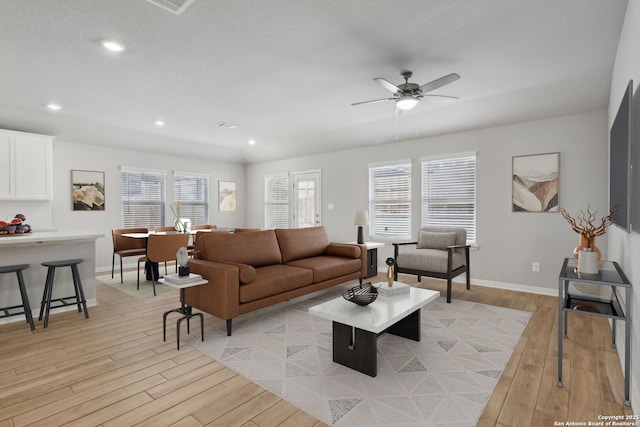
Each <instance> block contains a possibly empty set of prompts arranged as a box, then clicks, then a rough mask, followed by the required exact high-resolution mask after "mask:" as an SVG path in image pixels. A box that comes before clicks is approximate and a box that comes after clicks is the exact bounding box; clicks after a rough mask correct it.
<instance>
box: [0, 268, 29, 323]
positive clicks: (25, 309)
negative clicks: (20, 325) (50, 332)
mask: <svg viewBox="0 0 640 427" xmlns="http://www.w3.org/2000/svg"><path fill="white" fill-rule="evenodd" d="M27 268H29V264H17V265H5V266H2V267H0V274H3V273H16V276H17V277H18V287H19V288H20V297H21V298H22V304H21V305H14V306H11V307H4V308H0V312H3V314H0V319H2V318H5V317H11V316H18V315H20V314H24V316H25V318H26V320H27V323H28V324H29V327H30V328H31V330H32V331H33V330H35V329H36V327H35V325H34V324H33V316H32V315H31V305H30V304H29V296H28V295H27V289H26V287H25V286H24V278H23V277H22V270H26V269H27ZM15 309H22V311H16V312H11V311H10V310H15Z"/></svg>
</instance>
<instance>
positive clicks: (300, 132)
mask: <svg viewBox="0 0 640 427" xmlns="http://www.w3.org/2000/svg"><path fill="white" fill-rule="evenodd" d="M626 4H627V2H626V1H624V0H561V1H559V0H526V1H525V0H510V1H501V0H473V1H469V0H395V1H389V0H386V1H382V0H195V1H194V2H193V3H192V4H191V5H190V6H189V7H188V8H187V9H186V10H185V11H184V12H183V13H182V14H181V15H175V14H173V13H170V12H167V11H166V10H164V9H161V8H159V7H157V6H154V5H153V4H151V3H149V2H147V1H145V0H109V1H105V0H20V1H15V0H0V28H2V30H1V32H0V127H1V128H8V129H15V130H23V131H28V132H36V133H44V134H50V135H55V136H56V137H57V138H59V139H61V140H64V141H69V142H77V143H84V144H97V145H108V146H115V147H126V148H129V149H137V150H143V151H148V150H152V151H158V152H167V153H185V152H191V153H194V155H197V156H199V157H207V158H212V159H221V160H229V161H239V162H246V163H253V162H260V161H267V160H274V159H280V158H289V157H296V156H300V155H305V154H314V153H320V152H329V151H337V150H343V149H349V148H355V147H363V146H367V145H372V144H381V143H388V142H389V143H390V142H394V141H401V140H406V139H412V138H416V137H425V136H430V135H437V134H443V133H451V132H457V131H464V130H470V129H476V128H482V127H487V126H494V125H500V124H507V123H513V122H519V121H526V120H535V119H542V118H547V117H553V116H558V115H564V114H572V113H580V112H587V111H593V110H598V109H605V108H606V107H607V102H608V97H609V85H610V81H611V70H612V66H613V60H614V58H615V53H616V47H617V44H618V38H619V35H620V30H621V27H622V22H623V18H624V13H625V9H626ZM108 38H110V39H117V40H119V41H120V42H121V43H123V44H124V45H125V46H126V48H127V49H126V50H125V52H124V53H122V54H120V55H114V54H110V53H108V52H106V51H105V50H104V49H102V47H101V46H100V44H99V42H100V40H102V39H108ZM402 70H411V71H413V73H414V74H413V78H412V79H411V81H412V82H415V83H418V84H424V83H426V82H428V81H431V80H433V79H436V78H438V77H441V76H443V75H445V74H449V73H452V72H456V73H458V74H460V76H461V79H460V80H458V81H457V82H454V83H452V84H450V85H448V86H445V87H443V88H441V89H439V90H437V91H435V92H433V93H434V94H443V95H451V96H458V97H460V101H459V102H458V103H457V104H453V105H442V104H426V103H424V102H423V103H421V104H419V105H418V108H417V109H416V110H414V111H411V112H409V113H404V114H401V115H399V116H396V115H395V107H394V104H393V103H392V102H387V103H377V104H368V105H361V106H357V107H352V106H351V103H353V102H358V101H365V100H369V99H379V98H384V97H387V96H388V95H389V93H388V92H386V91H385V90H384V89H383V88H382V87H381V86H379V85H378V84H377V83H376V82H374V81H373V80H372V79H373V78H374V77H383V78H386V79H387V80H389V81H391V82H392V83H395V84H399V83H402V82H403V80H402V78H401V76H400V72H401V71H402ZM49 102H57V103H59V104H61V105H62V106H63V107H64V108H63V110H61V111H59V112H57V113H52V112H50V111H48V110H47V109H46V108H45V107H44V106H45V104H47V103H49ZM156 119H162V120H164V121H165V122H166V123H167V124H166V126H165V127H163V128H158V127H156V126H155V125H154V121H155V120H156ZM222 122H228V123H235V124H238V125H240V127H239V128H238V129H235V130H228V129H223V128H220V127H219V126H218V125H219V124H220V123H222ZM249 139H255V140H256V141H257V144H256V145H254V146H250V145H248V143H247V141H248V140H249Z"/></svg>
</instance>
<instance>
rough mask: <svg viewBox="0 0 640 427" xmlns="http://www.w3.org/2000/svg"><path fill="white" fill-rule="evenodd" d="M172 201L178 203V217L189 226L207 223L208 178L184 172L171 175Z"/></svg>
mask: <svg viewBox="0 0 640 427" xmlns="http://www.w3.org/2000/svg"><path fill="white" fill-rule="evenodd" d="M173 200H174V202H178V201H179V202H180V216H181V217H182V218H189V219H190V220H191V224H193V225H199V224H208V223H209V176H208V175H199V174H192V173H185V172H174V174H173Z"/></svg>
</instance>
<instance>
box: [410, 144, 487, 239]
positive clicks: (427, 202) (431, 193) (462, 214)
mask: <svg viewBox="0 0 640 427" xmlns="http://www.w3.org/2000/svg"><path fill="white" fill-rule="evenodd" d="M421 219H422V226H423V227H426V226H453V227H463V228H465V229H466V230H467V244H475V242H476V155H475V153H474V154H472V155H463V156H459V157H450V158H438V159H422V218H421Z"/></svg>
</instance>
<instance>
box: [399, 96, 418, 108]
mask: <svg viewBox="0 0 640 427" xmlns="http://www.w3.org/2000/svg"><path fill="white" fill-rule="evenodd" d="M417 103H418V100H417V99H416V98H414V97H413V96H411V95H402V96H401V97H400V98H398V99H397V100H396V107H398V108H399V109H401V110H410V109H412V108H413V107H415V106H416V104H417Z"/></svg>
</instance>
